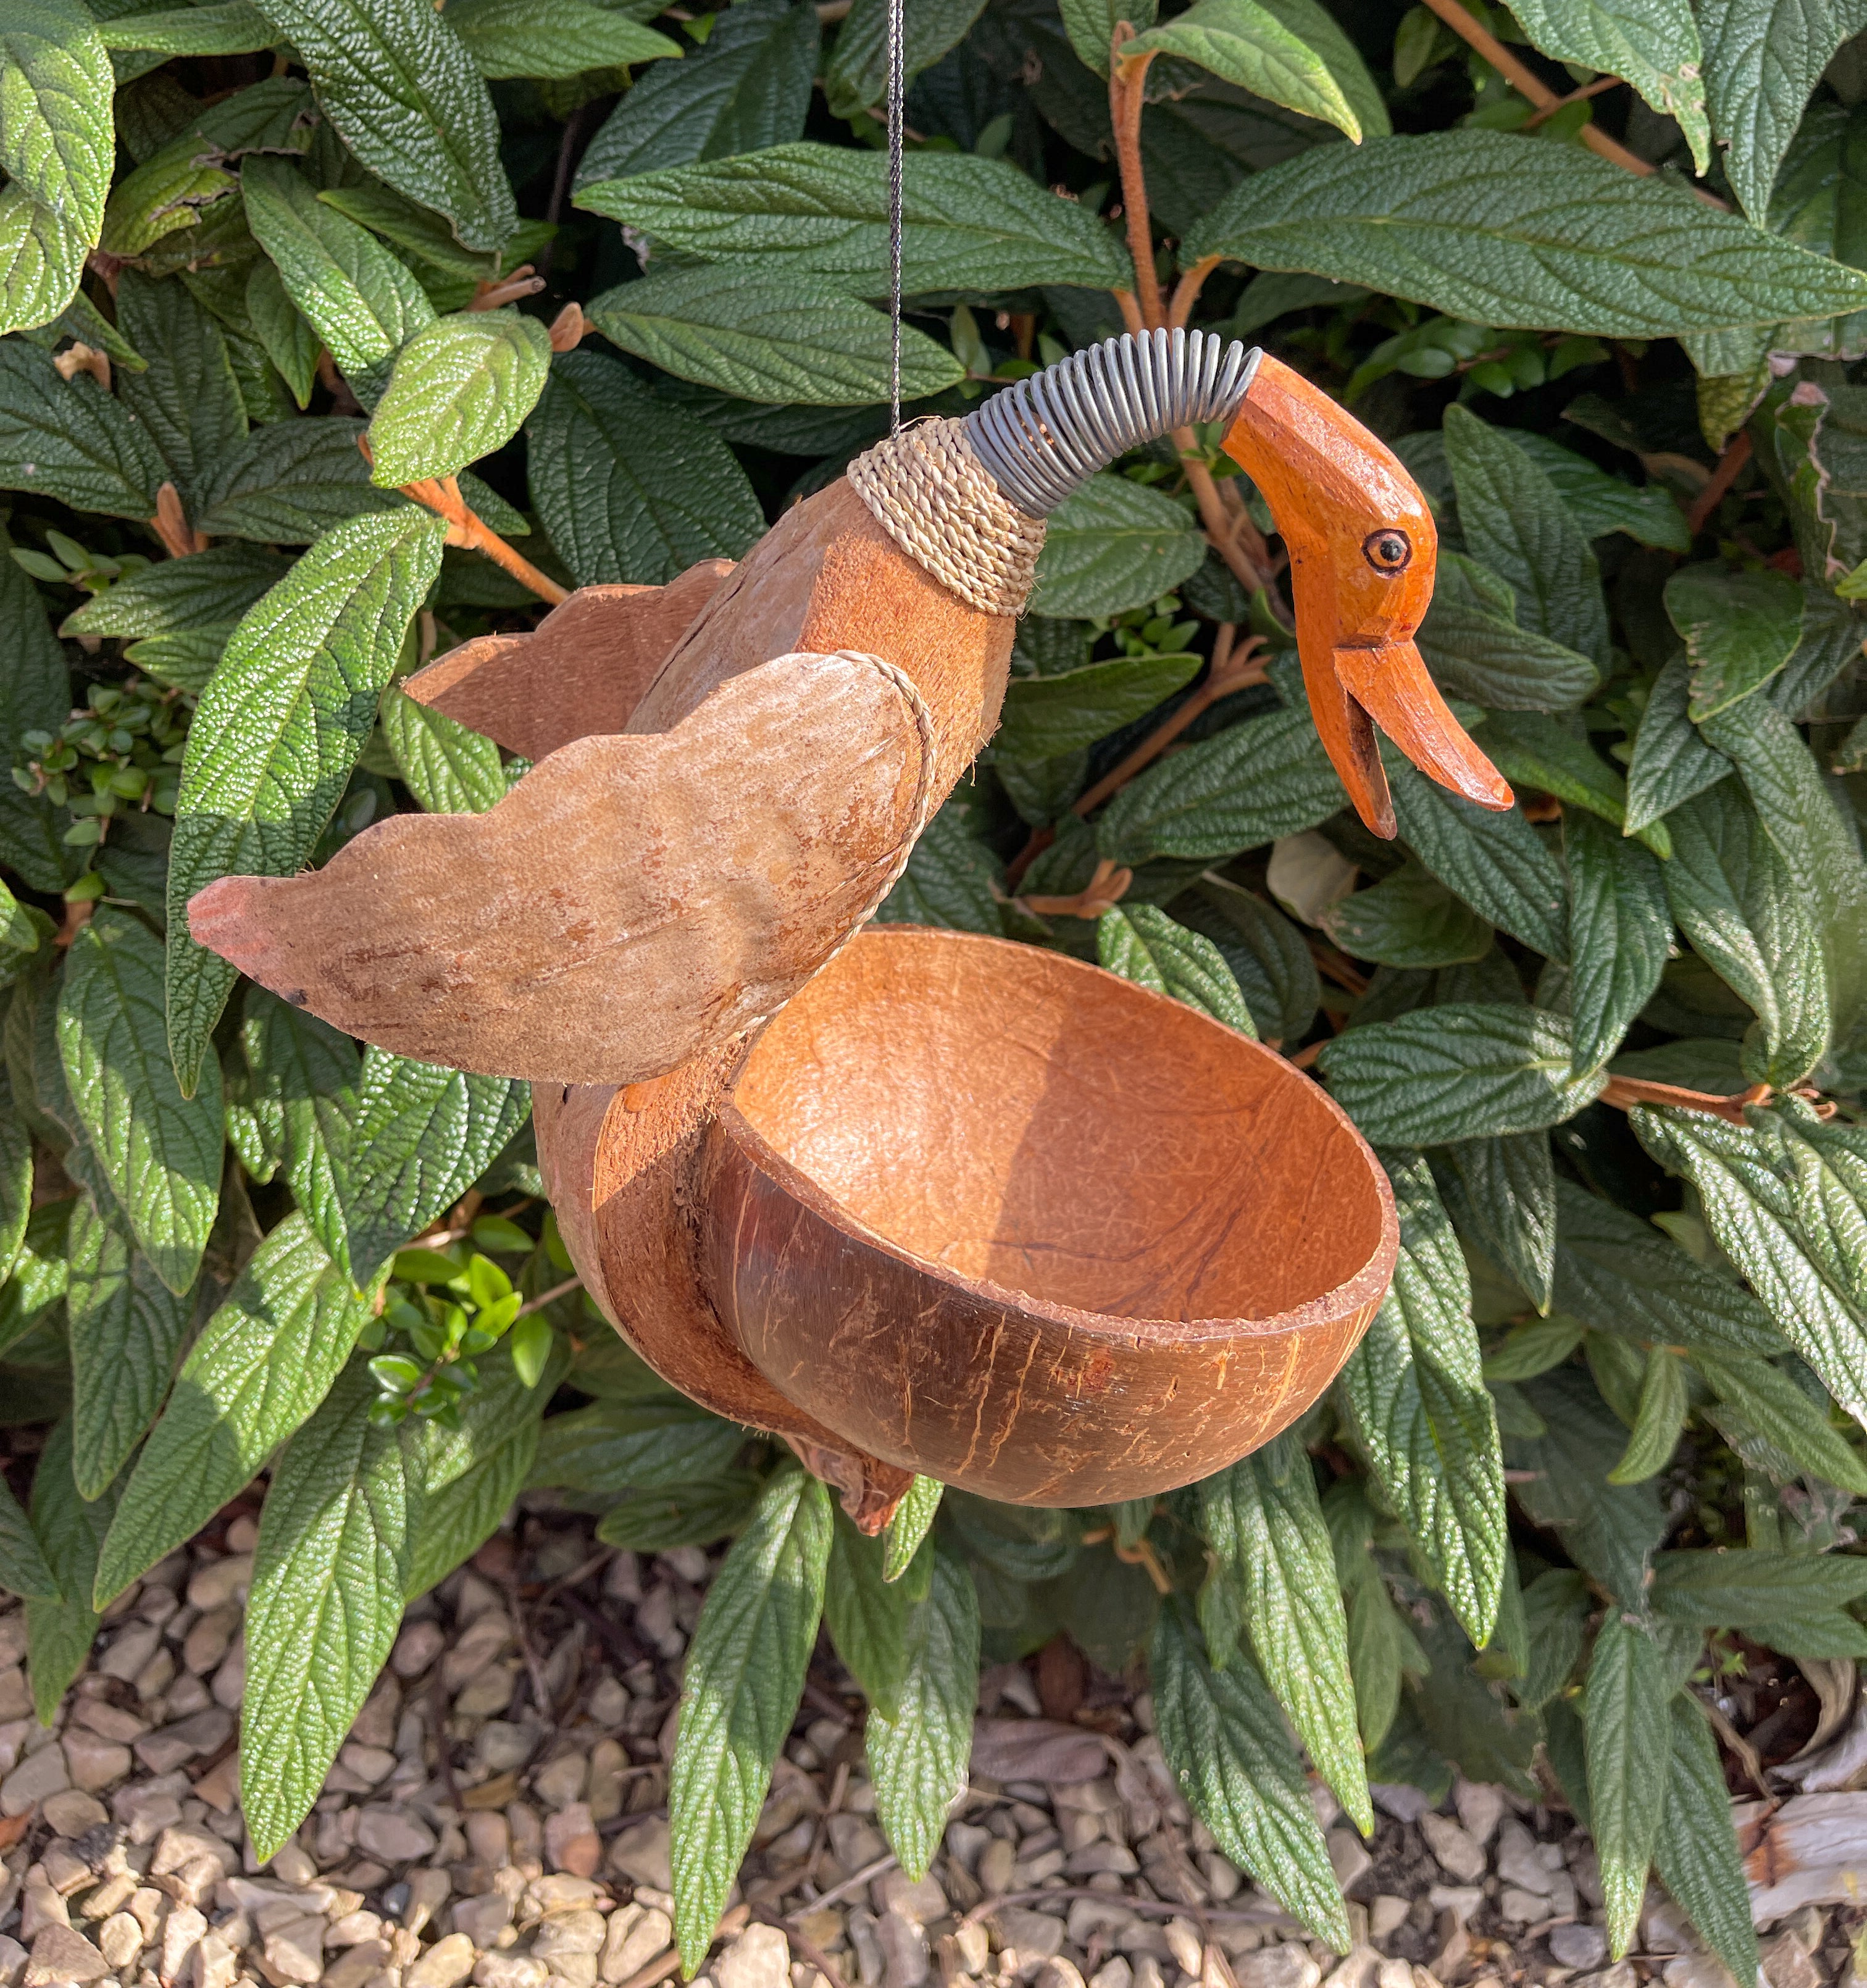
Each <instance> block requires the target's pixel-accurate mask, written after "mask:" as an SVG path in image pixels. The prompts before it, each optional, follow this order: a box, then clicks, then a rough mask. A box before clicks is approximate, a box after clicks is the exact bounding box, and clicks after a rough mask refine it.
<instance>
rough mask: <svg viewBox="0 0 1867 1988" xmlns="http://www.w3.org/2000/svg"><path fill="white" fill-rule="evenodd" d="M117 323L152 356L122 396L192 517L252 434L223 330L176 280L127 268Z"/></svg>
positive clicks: (121, 386) (129, 377)
mask: <svg viewBox="0 0 1867 1988" xmlns="http://www.w3.org/2000/svg"><path fill="white" fill-rule="evenodd" d="M117 322H118V323H120V325H121V326H123V330H124V332H125V333H127V336H129V337H130V339H132V340H134V342H135V343H136V346H137V349H138V350H140V351H142V352H144V353H147V354H148V357H149V363H148V365H147V367H146V368H145V369H144V370H143V371H142V372H140V373H131V372H128V371H126V372H124V373H123V374H122V375H120V377H119V379H118V382H117V397H118V399H119V400H120V401H122V402H123V404H124V406H125V407H127V408H128V409H129V411H130V414H131V415H132V417H133V418H134V419H135V420H137V421H140V423H141V424H142V425H143V426H144V428H145V429H147V431H148V433H149V434H150V437H151V439H152V440H153V441H154V443H155V445H156V447H157V448H158V449H159V450H160V451H161V454H162V457H163V459H164V462H167V465H168V467H169V470H170V472H171V475H172V476H173V477H174V482H175V485H176V487H177V489H178V490H179V492H181V501H182V503H183V505H184V508H185V509H186V510H187V512H188V515H189V516H193V515H194V511H195V509H196V507H197V505H198V503H199V502H200V500H201V497H202V496H203V495H204V494H205V492H206V490H207V489H208V485H210V484H211V482H212V481H213V479H214V478H215V476H216V475H218V473H219V471H220V466H221V465H222V462H224V461H225V458H226V457H227V455H228V452H229V451H232V450H234V449H236V448H238V447H239V445H240V444H241V443H242V441H245V439H246V409H245V405H244V404H243V403H242V401H241V398H240V387H239V382H238V380H235V377H234V375H233V367H232V363H230V362H229V360H228V357H227V341H226V340H225V338H224V337H223V336H222V333H221V328H220V326H219V325H218V323H215V320H213V319H212V318H211V317H210V316H208V313H206V312H205V310H203V309H201V306H200V305H199V304H198V303H196V302H195V301H194V298H193V297H192V296H190V294H189V293H188V289H187V286H185V285H184V284H181V283H178V282H173V281H172V280H171V281H170V282H162V283H157V282H151V281H150V280H149V279H148V278H147V276H139V275H137V272H136V271H135V270H134V269H126V270H125V271H124V272H123V274H122V276H120V278H119V279H118V280H117Z"/></svg>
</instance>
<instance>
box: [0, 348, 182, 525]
mask: <svg viewBox="0 0 1867 1988" xmlns="http://www.w3.org/2000/svg"><path fill="white" fill-rule="evenodd" d="M167 480H168V466H167V464H166V463H164V462H163V460H162V458H161V455H158V454H157V450H156V447H155V445H154V442H152V441H151V440H150V438H149V436H148V434H147V431H145V430H144V428H142V427H141V426H140V424H138V423H137V422H135V421H132V420H131V419H130V416H129V415H128V414H127V412H126V411H124V409H123V406H122V405H121V404H120V402H118V401H116V400H115V399H113V397H111V396H110V394H107V393H105V392H104V391H103V388H102V387H100V386H99V385H98V384H97V383H96V380H93V378H92V377H90V374H88V373H80V374H77V375H76V376H75V377H73V378H72V379H69V380H64V379H61V378H60V377H59V371H58V369H57V367H55V366H54V365H53V364H52V355H51V353H49V352H46V351H43V350H41V349H40V348H39V347H38V346H36V345H32V344H29V343H27V341H26V340H24V339H20V338H8V339H4V340H0V489H5V490H25V491H32V492H38V493H42V494H43V495H46V496H48V497H53V498H56V499H57V500H58V501H59V502H60V503H62V504H69V505H71V507H72V508H73V509H74V510H77V511H103V512H107V513H108V514H109V515H110V516H112V517H115V518H136V519H144V518H148V517H151V516H153V515H154V512H155V508H156V492H157V490H158V489H161V486H162V485H163V484H164V482H167Z"/></svg>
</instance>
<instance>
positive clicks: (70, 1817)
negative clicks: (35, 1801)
mask: <svg viewBox="0 0 1867 1988" xmlns="http://www.w3.org/2000/svg"><path fill="white" fill-rule="evenodd" d="M39 1815H40V1817H41V1818H42V1820H43V1821H45V1822H46V1823H48V1824H50V1826H51V1829H52V1834H53V1835H54V1836H82V1835H83V1834H84V1832H85V1831H86V1830H87V1829H95V1828H96V1827H97V1826H98V1824H100V1823H103V1822H108V1821H110V1810H108V1809H107V1808H106V1807H104V1805H103V1803H102V1802H100V1800H98V1799H97V1797H96V1796H95V1795H91V1794H85V1793H84V1791H83V1790H82V1789H79V1788H65V1789H62V1790H60V1791H59V1793H58V1794H56V1795H48V1796H47V1797H46V1799H45V1801H44V1802H43V1803H42V1804H41V1806H40V1808H39Z"/></svg>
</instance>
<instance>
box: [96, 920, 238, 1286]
mask: <svg viewBox="0 0 1867 1988" xmlns="http://www.w3.org/2000/svg"><path fill="white" fill-rule="evenodd" d="M58 1033H59V1055H60V1056H61V1057H62V1058H63V1062H64V1066H65V1076H66V1081H67V1082H68V1083H69V1085H70V1087H71V1096H72V1102H73V1104H74V1105H75V1106H76V1109H77V1112H78V1115H79V1117H80V1118H81V1119H82V1121H83V1125H84V1131H85V1134H86V1138H88V1139H89V1141H90V1145H91V1149H92V1151H93V1152H94V1153H95V1154H96V1157H97V1160H98V1162H99V1164H100V1165H101V1166H102V1167H103V1170H104V1172H105V1174H106V1175H107V1176H108V1178H109V1180H110V1186H111V1189H112V1191H113V1192H114V1193H115V1195H116V1196H117V1200H118V1202H120V1204H121V1205H122V1206H123V1210H124V1212H125V1213H126V1214H127V1215H128V1217H129V1219H130V1226H131V1228H132V1229H134V1232H135V1235H136V1239H137V1245H138V1246H139V1247H140V1249H141V1250H142V1252H143V1253H144V1255H145V1256H147V1258H148V1259H149V1261H150V1263H151V1266H153V1268H154V1270H155V1272H156V1274H157V1276H159V1277H160V1278H161V1280H162V1281H163V1283H165V1284H166V1285H167V1286H168V1287H169V1289H170V1290H171V1291H174V1292H177V1293H180V1292H183V1291H185V1290H188V1286H190V1285H191V1284H192V1283H194V1273H195V1272H196V1271H197V1270H198V1269H199V1268H200V1265H201V1253H202V1252H203V1251H204V1250H205V1249H206V1248H207V1246H208V1232H209V1231H210V1230H211V1229H212V1228H213V1226H214V1216H215V1209H217V1208H218V1205H219V1203H220V1188H221V1152H222V1128H221V1077H220V1066H219V1065H218V1063H215V1061H214V1060H213V1059H212V1058H211V1057H209V1058H208V1059H207V1060H206V1061H205V1065H204V1067H203V1070H202V1080H201V1085H200V1088H199V1090H198V1091H197V1092H196V1093H195V1094H194V1095H193V1096H192V1097H184V1096H183V1095H182V1094H181V1090H180V1089H179V1088H178V1085H177V1084H176V1080H175V1072H174V1067H173V1066H172V1065H171V1063H170V1060H169V1059H168V1057H167V1055H166V1054H165V1053H164V1046H165V1041H166V1036H165V1032H164V1026H163V1013H162V948H161V946H160V945H158V943H157V941H156V940H155V939H154V938H153V937H152V936H151V933H150V931H149V929H148V928H147V926H146V925H144V924H142V923H141V921H140V920H138V919H137V918H132V917H130V915H128V914H127V913H125V912H122V911H111V910H108V909H106V910H103V911H100V912H99V914H98V915H97V916H96V918H93V919H92V920H91V921H90V924H89V925H86V927H85V928H84V929H83V931H81V932H80V933H79V935H78V936H77V938H76V939H75V940H74V941H73V943H72V945H71V948H70V950H69V957H68V963H67V965H66V971H65V979H64V984H63V987H62V989H60V992H59V1013H58Z"/></svg>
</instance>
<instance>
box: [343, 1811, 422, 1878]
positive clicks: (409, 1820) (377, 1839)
mask: <svg viewBox="0 0 1867 1988" xmlns="http://www.w3.org/2000/svg"><path fill="white" fill-rule="evenodd" d="M357 1848H359V1849H361V1850H367V1851H368V1852H369V1853H370V1855H371V1856H372V1857H380V1858H382V1859H383V1861H384V1862H385V1863H389V1864H405V1863H408V1862H411V1861H413V1860H414V1858H418V1857H425V1856H427V1855H428V1854H429V1853H430V1852H431V1851H432V1850H433V1849H434V1848H435V1832H434V1831H432V1830H431V1829H430V1828H429V1827H428V1825H427V1824H426V1823H424V1822H421V1821H418V1820H417V1819H416V1818H415V1817H414V1816H411V1815H408V1814H404V1812H402V1811H401V1810H397V1809H392V1808H366V1809H365V1810H364V1812H363V1815H362V1817H361V1819H360V1821H358V1823H357Z"/></svg>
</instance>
